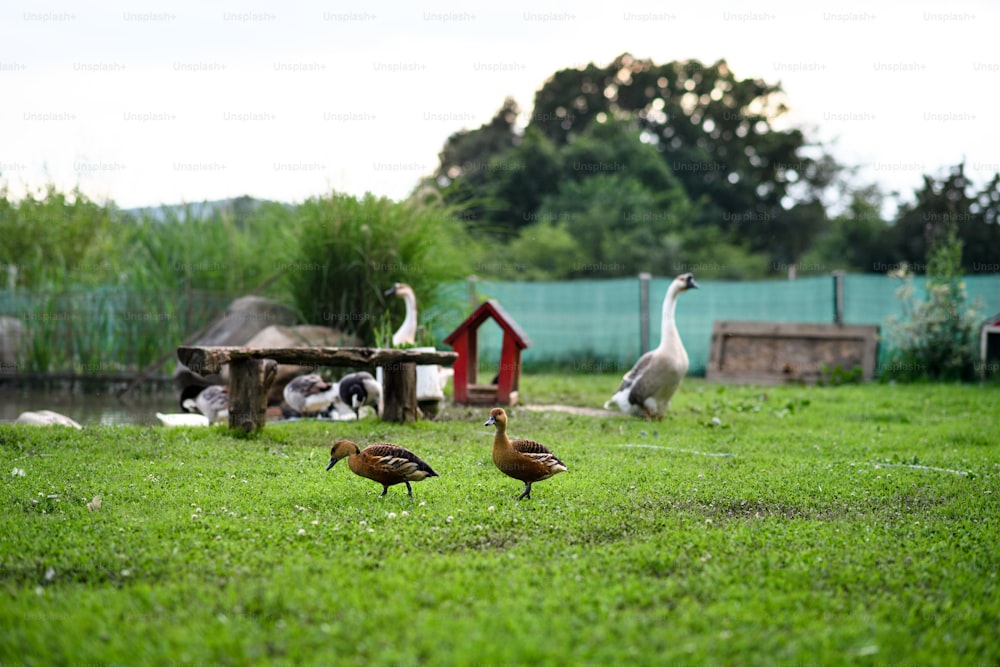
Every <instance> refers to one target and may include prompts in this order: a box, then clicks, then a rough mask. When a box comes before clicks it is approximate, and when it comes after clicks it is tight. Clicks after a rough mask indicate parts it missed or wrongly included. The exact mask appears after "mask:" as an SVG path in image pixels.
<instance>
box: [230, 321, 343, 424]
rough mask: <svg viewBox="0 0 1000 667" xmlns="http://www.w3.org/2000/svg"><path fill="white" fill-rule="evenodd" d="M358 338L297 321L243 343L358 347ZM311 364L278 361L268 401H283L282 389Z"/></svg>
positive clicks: (281, 345) (264, 331) (257, 345)
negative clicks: (300, 364)
mask: <svg viewBox="0 0 1000 667" xmlns="http://www.w3.org/2000/svg"><path fill="white" fill-rule="evenodd" d="M361 345H362V342H361V340H360V339H359V338H358V337H357V336H354V335H352V334H345V333H343V332H342V331H338V330H337V329H331V328H330V327H321V326H317V325H314V324H300V325H299V326H294V327H279V326H270V327H267V328H265V329H261V330H260V331H258V332H257V334H256V335H254V336H253V338H251V339H250V340H248V341H247V342H246V346H247V347H360V346H361ZM313 370H314V369H313V367H312V366H295V365H292V364H278V375H277V376H276V377H275V379H274V384H272V385H271V391H270V393H269V394H268V397H267V402H268V403H270V404H272V405H277V404H278V403H280V402H281V400H282V398H283V397H282V392H283V391H284V389H285V385H286V384H288V381H289V380H291V379H292V378H294V377H295V376H297V375H302V374H303V373H311V372H313ZM228 371H229V366H226V367H225V368H223V370H222V376H223V378H224V379H225V381H226V382H227V383H228V381H229V373H228Z"/></svg>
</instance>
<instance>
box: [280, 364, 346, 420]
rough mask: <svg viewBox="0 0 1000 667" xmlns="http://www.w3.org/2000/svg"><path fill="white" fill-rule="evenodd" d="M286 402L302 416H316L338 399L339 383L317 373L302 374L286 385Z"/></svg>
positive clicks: (284, 392)
mask: <svg viewBox="0 0 1000 667" xmlns="http://www.w3.org/2000/svg"><path fill="white" fill-rule="evenodd" d="M282 393H283V395H284V397H285V402H286V403H288V405H289V406H290V407H291V408H292V409H293V410H295V411H296V412H298V413H299V414H300V415H302V416H315V415H318V414H319V413H321V412H323V411H324V410H326V409H327V408H329V407H330V404H331V403H333V402H334V400H336V398H337V395H338V392H337V385H335V384H332V383H330V382H327V381H326V380H324V379H323V378H321V377H320V376H318V375H316V374H315V373H310V374H308V375H300V376H298V377H297V378H294V379H292V380H291V381H290V382H289V383H288V384H286V385H285V389H284V391H283V392H282Z"/></svg>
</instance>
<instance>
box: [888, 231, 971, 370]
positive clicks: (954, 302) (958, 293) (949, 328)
mask: <svg viewBox="0 0 1000 667" xmlns="http://www.w3.org/2000/svg"><path fill="white" fill-rule="evenodd" d="M901 277H902V279H903V285H902V286H901V287H900V288H899V289H898V290H897V296H898V297H899V299H900V301H901V302H902V305H903V316H902V318H895V317H891V318H887V325H888V328H889V333H888V338H889V343H890V345H891V347H892V350H893V351H892V353H891V363H890V364H889V365H888V368H887V369H886V370H887V371H888V372H887V373H884V374H883V377H885V378H886V379H899V380H917V379H929V380H966V381H968V380H973V379H975V375H976V373H975V364H976V360H977V359H978V354H977V349H976V344H977V342H978V338H979V325H980V323H981V321H982V316H981V314H980V313H979V312H978V311H977V309H976V308H975V307H969V306H968V305H967V303H966V301H967V298H966V292H965V284H964V283H963V282H962V242H961V241H959V240H958V238H957V237H956V234H955V229H954V226H949V227H947V228H946V229H945V230H944V231H943V233H942V234H941V235H940V237H939V238H938V239H937V240H936V242H935V244H934V245H933V246H932V247H931V249H930V252H929V256H928V258H927V279H926V282H925V289H926V296H925V298H924V299H923V300H920V299H918V298H917V297H916V289H915V287H914V283H913V276H912V275H910V274H909V273H908V272H906V271H905V270H904V271H903V272H902V273H901Z"/></svg>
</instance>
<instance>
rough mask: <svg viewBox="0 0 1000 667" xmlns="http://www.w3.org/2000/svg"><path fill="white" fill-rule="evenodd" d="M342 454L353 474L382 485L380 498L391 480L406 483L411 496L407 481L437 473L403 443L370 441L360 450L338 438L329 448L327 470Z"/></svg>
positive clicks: (432, 475) (417, 480)
mask: <svg viewBox="0 0 1000 667" xmlns="http://www.w3.org/2000/svg"><path fill="white" fill-rule="evenodd" d="M345 457H346V458H347V465H348V466H350V468H351V471H352V472H354V474H355V475H359V476H361V477H367V478H368V479H371V480H374V481H376V482H378V483H379V484H381V485H382V493H381V494H380V495H379V497H380V498H381V497H382V496H384V495H385V494H386V493H387V492H388V491H389V487H390V486H393V485H394V484H406V492H407V493H408V494H409V496H410V497H411V498H412V497H413V489H412V488H410V482H419V481H420V480H422V479H426V478H427V477H437V476H438V474H437V473H436V472H434V470H433V469H432V468H431V467H430V466H429V465H427V463H425V462H424V461H423V460H422V459H421V458H420V457H419V456H417V455H416V454H414V453H413V452H411V451H410V450H408V449H406V448H405V447H400V446H398V445H392V444H389V443H388V442H380V443H378V444H375V445H369V446H367V447H365V448H364V450H361V449H359V448H358V446H357V445H356V444H355V443H353V442H351V441H350V440H338V441H337V442H336V443H334V445H333V448H332V449H330V465H328V466H327V467H326V469H327V470H329V469H330V468H332V467H333V466H334V464H336V463H337V461H339V460H340V459H342V458H345Z"/></svg>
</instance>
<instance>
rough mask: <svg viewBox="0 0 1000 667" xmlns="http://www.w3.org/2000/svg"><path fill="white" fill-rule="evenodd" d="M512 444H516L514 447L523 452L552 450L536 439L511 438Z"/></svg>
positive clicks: (533, 452)
mask: <svg viewBox="0 0 1000 667" xmlns="http://www.w3.org/2000/svg"><path fill="white" fill-rule="evenodd" d="M510 444H511V445H513V446H514V449H516V450H517V451H519V452H521V453H522V454H551V453H552V451H551V450H550V449H549V448H548V447H546V446H545V445H543V444H542V443H540V442H535V441H534V440H525V439H524V438H518V439H516V440H511V441H510Z"/></svg>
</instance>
